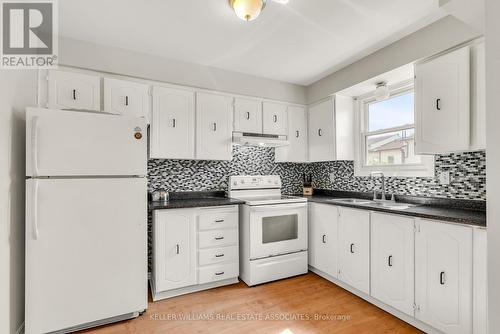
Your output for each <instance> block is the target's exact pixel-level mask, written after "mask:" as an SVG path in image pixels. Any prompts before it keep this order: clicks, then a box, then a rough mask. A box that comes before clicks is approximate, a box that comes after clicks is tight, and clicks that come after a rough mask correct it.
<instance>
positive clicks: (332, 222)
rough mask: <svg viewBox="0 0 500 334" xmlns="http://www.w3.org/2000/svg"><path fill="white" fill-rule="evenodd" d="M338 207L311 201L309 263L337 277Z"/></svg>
mask: <svg viewBox="0 0 500 334" xmlns="http://www.w3.org/2000/svg"><path fill="white" fill-rule="evenodd" d="M338 210H339V209H338V207H336V206H333V205H329V204H319V203H309V220H308V221H309V265H310V266H312V267H314V268H316V269H318V270H321V271H322V272H324V273H326V274H328V275H330V276H332V277H335V278H337V273H338V264H337V257H338V255H337V253H338V242H339V240H338V215H339V213H338Z"/></svg>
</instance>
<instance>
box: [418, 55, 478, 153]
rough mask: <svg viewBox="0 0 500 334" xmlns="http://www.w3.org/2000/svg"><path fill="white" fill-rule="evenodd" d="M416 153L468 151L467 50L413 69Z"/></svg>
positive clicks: (469, 114)
mask: <svg viewBox="0 0 500 334" xmlns="http://www.w3.org/2000/svg"><path fill="white" fill-rule="evenodd" d="M415 75H416V82H415V117H416V118H415V126H416V138H415V139H416V152H417V153H419V154H434V153H445V152H454V151H466V150H469V149H470V132H471V131H470V124H471V121H470V119H471V112H470V111H471V106H470V87H471V84H470V83H471V81H470V47H468V46H467V47H463V48H461V49H458V50H456V51H453V52H450V53H448V54H445V55H443V56H440V57H437V58H434V59H432V60H429V61H427V62H424V63H420V64H417V65H416V66H415Z"/></svg>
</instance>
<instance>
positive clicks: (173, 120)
mask: <svg viewBox="0 0 500 334" xmlns="http://www.w3.org/2000/svg"><path fill="white" fill-rule="evenodd" d="M176 125H177V121H176V120H175V118H173V119H172V127H173V128H175V126H176Z"/></svg>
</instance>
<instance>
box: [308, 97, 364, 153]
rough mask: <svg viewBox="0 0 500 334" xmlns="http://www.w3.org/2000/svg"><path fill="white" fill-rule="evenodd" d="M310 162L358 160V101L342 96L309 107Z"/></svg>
mask: <svg viewBox="0 0 500 334" xmlns="http://www.w3.org/2000/svg"><path fill="white" fill-rule="evenodd" d="M308 115H309V124H308V129H309V131H308V135H309V145H308V146H309V161H310V162H320V161H334V160H354V103H353V100H352V98H350V97H345V96H341V95H336V96H335V97H332V98H329V99H327V100H325V101H322V102H319V103H316V104H314V105H312V106H310V107H309V113H308Z"/></svg>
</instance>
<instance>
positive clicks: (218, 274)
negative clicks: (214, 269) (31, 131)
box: [215, 271, 224, 276]
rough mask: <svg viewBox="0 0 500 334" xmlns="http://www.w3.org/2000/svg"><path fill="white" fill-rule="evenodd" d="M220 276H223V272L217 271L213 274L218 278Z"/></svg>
mask: <svg viewBox="0 0 500 334" xmlns="http://www.w3.org/2000/svg"><path fill="white" fill-rule="evenodd" d="M220 275H224V272H223V271H219V272H218V273H215V276H220Z"/></svg>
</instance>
